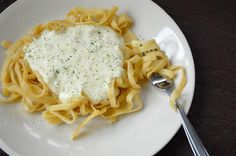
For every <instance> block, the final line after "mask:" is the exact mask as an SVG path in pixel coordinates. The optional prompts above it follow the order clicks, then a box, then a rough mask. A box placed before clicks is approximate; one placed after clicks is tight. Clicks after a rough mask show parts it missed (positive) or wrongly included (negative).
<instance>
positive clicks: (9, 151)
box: [0, 0, 196, 156]
mask: <svg viewBox="0 0 236 156" xmlns="http://www.w3.org/2000/svg"><path fill="white" fill-rule="evenodd" d="M27 1H30V0H16V1H15V2H13V3H12V4H11V5H9V6H8V7H6V8H5V9H4V10H3V11H2V12H1V13H0V16H4V15H5V14H8V13H10V12H11V11H13V10H14V9H16V8H17V7H18V5H24V3H26V2H27ZM147 1H151V3H152V5H154V6H155V7H157V9H159V10H160V11H161V12H162V13H164V14H165V15H166V16H168V20H169V21H170V22H171V23H172V24H174V25H175V26H176V28H177V29H178V31H179V33H178V35H181V36H182V39H183V40H184V41H181V43H183V42H184V43H185V44H186V46H187V48H189V52H190V53H189V56H190V61H192V69H193V71H192V76H193V77H192V82H193V83H192V87H193V93H192V95H191V97H190V100H189V101H190V104H189V108H187V109H186V110H185V111H186V113H187V114H188V113H189V110H190V108H191V106H192V102H193V97H194V93H195V85H196V70H195V63H194V58H193V54H192V50H191V48H190V46H189V43H188V41H187V39H186V37H185V35H184V33H183V31H182V30H181V29H180V27H179V26H178V24H177V23H176V22H175V21H174V20H173V19H172V17H171V16H170V15H169V14H168V13H167V12H166V11H165V10H164V9H163V8H162V7H161V6H159V5H158V4H157V3H156V2H154V1H152V0H147ZM0 22H1V19H0ZM180 127H181V124H179V125H178V127H176V129H174V130H173V133H172V134H171V135H170V137H169V138H168V139H167V141H166V143H163V144H162V146H161V147H160V149H159V150H157V151H156V152H155V153H153V155H154V154H156V153H158V152H159V151H161V150H162V149H163V148H164V147H165V146H166V145H167V144H168V143H169V142H170V141H171V140H172V139H173V137H174V136H175V135H176V133H177V132H178V131H179V129H180ZM0 148H1V149H2V150H3V151H4V152H6V153H7V154H9V155H13V156H21V155H19V154H18V153H17V152H15V151H14V150H13V149H12V148H11V147H9V146H8V145H7V144H6V143H4V141H3V140H2V139H1V138H0Z"/></svg>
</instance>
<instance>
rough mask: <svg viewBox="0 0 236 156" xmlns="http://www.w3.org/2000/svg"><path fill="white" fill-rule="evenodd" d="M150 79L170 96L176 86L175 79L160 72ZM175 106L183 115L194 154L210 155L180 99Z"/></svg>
mask: <svg viewBox="0 0 236 156" xmlns="http://www.w3.org/2000/svg"><path fill="white" fill-rule="evenodd" d="M150 81H151V83H152V85H153V86H154V87H156V88H159V89H162V90H164V91H165V92H166V93H167V94H168V95H169V96H170V95H171V93H172V92H173V90H174V88H175V87H174V85H173V81H170V80H167V79H166V78H164V77H162V76H161V75H159V74H152V75H151V77H150ZM175 106H176V109H177V112H178V114H179V116H180V117H181V122H182V126H183V128H184V131H185V134H186V135H187V138H188V141H189V144H190V146H191V148H192V151H193V154H194V156H209V154H208V153H207V150H206V149H205V147H204V146H203V144H202V142H201V140H200V138H199V137H198V135H197V133H196V131H195V130H194V128H193V126H192V124H191V123H190V122H189V120H188V118H187V116H186V114H185V112H184V110H183V109H182V107H181V105H180V104H179V101H178V100H176V101H175Z"/></svg>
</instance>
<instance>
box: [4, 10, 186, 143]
mask: <svg viewBox="0 0 236 156" xmlns="http://www.w3.org/2000/svg"><path fill="white" fill-rule="evenodd" d="M117 10H118V8H117V7H113V8H111V9H110V10H108V9H85V8H74V9H72V10H71V11H70V12H69V13H68V14H67V17H66V18H65V19H64V20H56V21H52V22H49V23H47V24H40V25H38V26H36V27H34V28H33V30H32V31H31V32H30V33H29V34H27V35H26V36H24V37H23V38H21V39H19V40H18V41H16V42H15V43H11V42H8V41H3V42H2V46H3V47H4V48H6V49H7V51H6V59H5V61H4V64H3V68H2V73H1V80H2V92H3V96H5V97H6V98H3V99H0V102H1V103H9V102H13V101H17V100H21V101H22V105H23V106H24V108H25V109H26V110H27V111H29V112H43V118H44V119H45V120H47V121H48V122H49V123H51V124H59V123H62V122H64V123H67V124H71V123H74V122H75V121H76V120H77V119H78V118H79V117H80V116H87V118H86V119H85V120H83V121H82V122H81V123H80V124H79V125H78V127H77V128H76V129H75V131H74V133H73V135H72V139H75V138H76V137H78V135H79V132H80V129H81V128H82V127H84V126H85V125H86V124H87V123H88V122H89V121H90V120H92V119H93V118H95V117H97V116H101V117H103V118H105V119H107V120H109V121H111V122H114V121H116V120H117V119H118V117H119V116H120V115H123V114H128V113H131V112H135V111H138V110H140V109H141V108H142V106H143V103H142V100H141V98H140V89H141V84H142V82H143V81H146V80H147V79H148V78H149V77H150V76H151V75H152V74H153V73H158V74H161V75H163V76H165V77H166V78H168V79H174V78H175V77H176V75H177V74H176V73H177V72H176V71H177V70H179V71H181V75H182V78H181V81H180V84H179V85H178V86H177V88H176V89H175V90H174V92H173V93H172V95H171V99H170V105H171V106H172V108H174V109H175V106H174V103H175V100H176V99H177V98H178V97H179V96H180V94H181V92H182V90H183V88H184V86H185V84H186V75H185V70H184V68H182V67H180V66H172V65H171V64H170V62H169V60H168V58H167V56H166V55H165V54H164V53H163V52H161V50H160V48H159V47H158V45H157V44H156V43H155V41H154V40H149V41H138V38H137V37H136V36H135V35H134V34H133V33H132V32H131V31H130V28H131V27H132V24H133V22H132V20H131V18H130V17H128V16H127V15H125V14H121V15H117V14H116V12H117ZM82 24H86V25H98V26H108V27H110V28H112V29H113V30H114V31H116V32H117V33H118V34H119V35H121V36H122V37H123V38H124V41H125V43H126V45H125V47H122V52H123V54H124V58H125V63H124V66H123V68H124V70H123V74H122V76H121V77H119V78H115V79H113V80H112V82H111V85H110V88H109V90H108V99H104V100H103V101H101V102H100V103H99V104H96V105H93V104H91V103H90V101H89V98H88V97H87V96H86V95H83V96H82V97H80V98H79V99H71V100H70V101H69V102H67V103H62V102H61V101H60V100H59V99H58V97H57V95H54V93H53V92H51V91H50V89H49V88H48V86H47V84H46V83H45V82H44V81H43V79H42V77H41V76H40V74H39V73H37V72H35V71H32V70H31V68H30V66H29V64H28V62H27V61H26V60H25V59H24V51H23V47H24V46H25V45H27V44H29V43H30V42H31V41H32V40H33V38H37V37H39V36H40V34H41V33H42V32H43V31H44V30H46V29H47V30H55V31H58V32H63V31H65V30H66V28H67V27H71V26H76V25H82Z"/></svg>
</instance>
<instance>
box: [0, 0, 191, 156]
mask: <svg viewBox="0 0 236 156" xmlns="http://www.w3.org/2000/svg"><path fill="white" fill-rule="evenodd" d="M76 6H83V7H88V8H94V7H96V8H110V7H112V6H119V8H120V10H119V13H127V14H128V15H129V16H131V18H132V19H133V20H134V27H133V29H132V30H133V31H134V32H135V33H136V34H137V36H138V37H140V38H141V39H150V38H153V37H155V39H156V41H157V42H158V43H159V45H160V47H161V48H162V50H165V51H166V53H167V55H168V56H169V57H170V59H171V61H172V63H173V64H179V65H182V66H184V67H185V68H186V71H187V77H188V83H187V86H186V88H185V89H184V92H183V95H182V100H181V101H182V103H183V104H184V108H185V110H186V111H188V110H189V108H190V105H191V101H192V98H193V92H194V84H195V70H194V63H193V58H192V54H191V51H190V48H189V46H188V43H187V41H186V39H185V37H184V35H183V33H182V32H181V31H180V29H179V27H178V26H177V25H176V24H175V22H174V21H173V20H172V19H171V18H170V17H169V16H168V15H167V14H166V13H165V12H164V11H163V10H162V9H161V8H160V7H159V6H158V5H156V4H155V3H154V2H152V1H149V0H18V1H17V2H15V3H14V4H13V5H11V6H10V7H8V8H7V9H6V10H5V11H3V12H2V14H1V15H0V40H11V41H15V40H17V39H18V38H20V37H21V36H23V35H24V34H26V33H27V32H29V31H30V30H31V28H32V27H33V26H35V25H36V24H39V23H46V22H48V21H51V20H55V19H63V18H64V17H65V14H66V13H67V12H68V11H69V10H70V9H72V8H74V7H76ZM3 60H4V49H3V48H1V49H0V62H2V61H3ZM142 98H143V100H144V108H143V109H142V110H141V111H139V112H137V113H133V114H130V115H126V116H123V117H121V118H120V120H119V122H117V123H115V124H109V123H107V122H105V121H103V120H102V119H94V120H93V121H92V122H90V123H89V125H88V126H86V128H84V129H83V132H82V133H83V135H82V136H81V137H80V139H78V140H76V141H71V140H70V136H71V134H72V132H73V130H74V128H75V127H76V125H77V124H78V123H77V124H72V125H66V124H65V125H60V126H52V125H49V124H47V123H46V122H45V121H43V120H42V119H41V114H29V113H26V112H25V111H24V109H23V108H22V105H20V104H9V105H1V106H0V147H1V148H2V149H3V150H4V151H6V152H7V153H8V154H10V155H19V156H42V155H43V156H53V155H56V156H76V155H80V156H91V155H98V156H99V155H100V156H110V155H112V156H121V155H122V156H130V155H137V156H149V155H153V154H155V153H156V152H158V151H159V150H160V149H161V148H162V147H164V146H165V145H166V144H167V143H168V142H169V141H170V139H171V138H172V137H173V136H174V135H175V133H176V132H177V130H178V129H179V127H180V119H179V116H178V114H177V113H175V112H174V111H173V110H172V109H170V107H169V104H168V103H169V98H168V96H167V95H166V94H165V93H163V92H161V91H160V90H157V89H154V88H153V87H152V86H151V85H147V86H146V87H144V88H143V89H142ZM183 139H185V138H183Z"/></svg>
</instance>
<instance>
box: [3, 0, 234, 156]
mask: <svg viewBox="0 0 236 156" xmlns="http://www.w3.org/2000/svg"><path fill="white" fill-rule="evenodd" d="M14 1H15V0H0V12H2V11H3V10H4V9H5V8H6V7H7V6H9V5H10V4H11V3H13V2H14ZM154 1H155V3H157V4H158V5H159V6H161V7H162V8H163V9H164V10H165V11H166V12H167V13H168V14H169V15H170V16H171V17H172V18H173V19H174V20H175V22H176V23H177V24H178V25H179V27H180V29H181V30H182V31H183V33H184V34H185V36H186V38H187V40H188V42H189V45H190V47H191V50H192V53H193V58H194V62H195V67H196V88H195V93H194V98H193V104H192V107H191V109H190V112H189V115H188V117H189V119H190V121H191V122H192V124H193V126H194V127H195V129H196V131H197V133H198V134H199V136H200V138H201V139H202V141H203V143H204V144H205V146H206V148H207V149H208V151H209V153H210V155H212V156H236V0H178V1H177V0H154ZM153 20H155V19H153ZM150 24H151V23H150ZM0 31H1V30H0ZM0 155H1V156H6V154H5V153H4V152H3V151H0ZM156 155H157V156H191V155H192V151H191V149H190V147H189V144H188V142H187V139H186V137H185V134H184V132H183V129H182V128H181V129H180V130H179V132H178V133H177V134H176V136H175V137H174V138H173V139H172V140H171V141H170V142H169V143H168V144H167V146H166V147H164V148H163V149H162V150H161V151H160V152H159V153H158V154H156Z"/></svg>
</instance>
